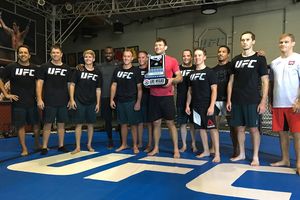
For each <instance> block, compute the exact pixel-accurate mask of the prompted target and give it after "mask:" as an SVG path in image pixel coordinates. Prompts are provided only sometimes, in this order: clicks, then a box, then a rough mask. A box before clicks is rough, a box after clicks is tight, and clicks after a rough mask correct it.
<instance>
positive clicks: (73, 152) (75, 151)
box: [71, 148, 80, 155]
mask: <svg viewBox="0 0 300 200" xmlns="http://www.w3.org/2000/svg"><path fill="white" fill-rule="evenodd" d="M79 152H80V149H77V148H76V149H75V150H74V151H72V152H71V154H72V155H73V154H76V153H79Z"/></svg>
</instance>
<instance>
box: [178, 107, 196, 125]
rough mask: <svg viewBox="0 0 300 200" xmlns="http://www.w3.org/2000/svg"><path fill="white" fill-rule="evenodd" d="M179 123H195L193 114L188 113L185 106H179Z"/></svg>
mask: <svg viewBox="0 0 300 200" xmlns="http://www.w3.org/2000/svg"><path fill="white" fill-rule="evenodd" d="M176 122H177V124H180V125H181V124H187V123H188V122H190V123H193V115H188V114H186V112H185V107H177V118H176Z"/></svg>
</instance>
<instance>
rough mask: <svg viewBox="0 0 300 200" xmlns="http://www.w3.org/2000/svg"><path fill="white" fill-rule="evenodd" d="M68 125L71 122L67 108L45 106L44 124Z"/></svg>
mask: <svg viewBox="0 0 300 200" xmlns="http://www.w3.org/2000/svg"><path fill="white" fill-rule="evenodd" d="M55 120H56V122H57V123H67V122H68V120H69V116H68V109H67V106H57V107H52V106H45V108H44V112H43V121H44V123H54V122H55Z"/></svg>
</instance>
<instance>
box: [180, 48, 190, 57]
mask: <svg viewBox="0 0 300 200" xmlns="http://www.w3.org/2000/svg"><path fill="white" fill-rule="evenodd" d="M185 51H188V52H190V54H191V56H192V55H193V52H192V50H190V49H185V50H183V51H182V54H183V52H185Z"/></svg>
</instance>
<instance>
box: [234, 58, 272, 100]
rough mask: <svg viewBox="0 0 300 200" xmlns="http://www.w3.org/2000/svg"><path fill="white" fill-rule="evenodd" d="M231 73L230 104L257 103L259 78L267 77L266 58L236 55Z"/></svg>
mask: <svg viewBox="0 0 300 200" xmlns="http://www.w3.org/2000/svg"><path fill="white" fill-rule="evenodd" d="M232 72H233V74H234V82H233V90H232V99H231V101H232V103H234V104H257V103H259V101H260V91H259V88H260V85H261V81H260V80H261V76H264V75H268V69H267V62H266V58H265V57H264V56H258V55H257V53H255V54H254V55H252V56H249V57H243V56H242V55H238V56H236V57H235V58H234V59H233V60H232Z"/></svg>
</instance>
